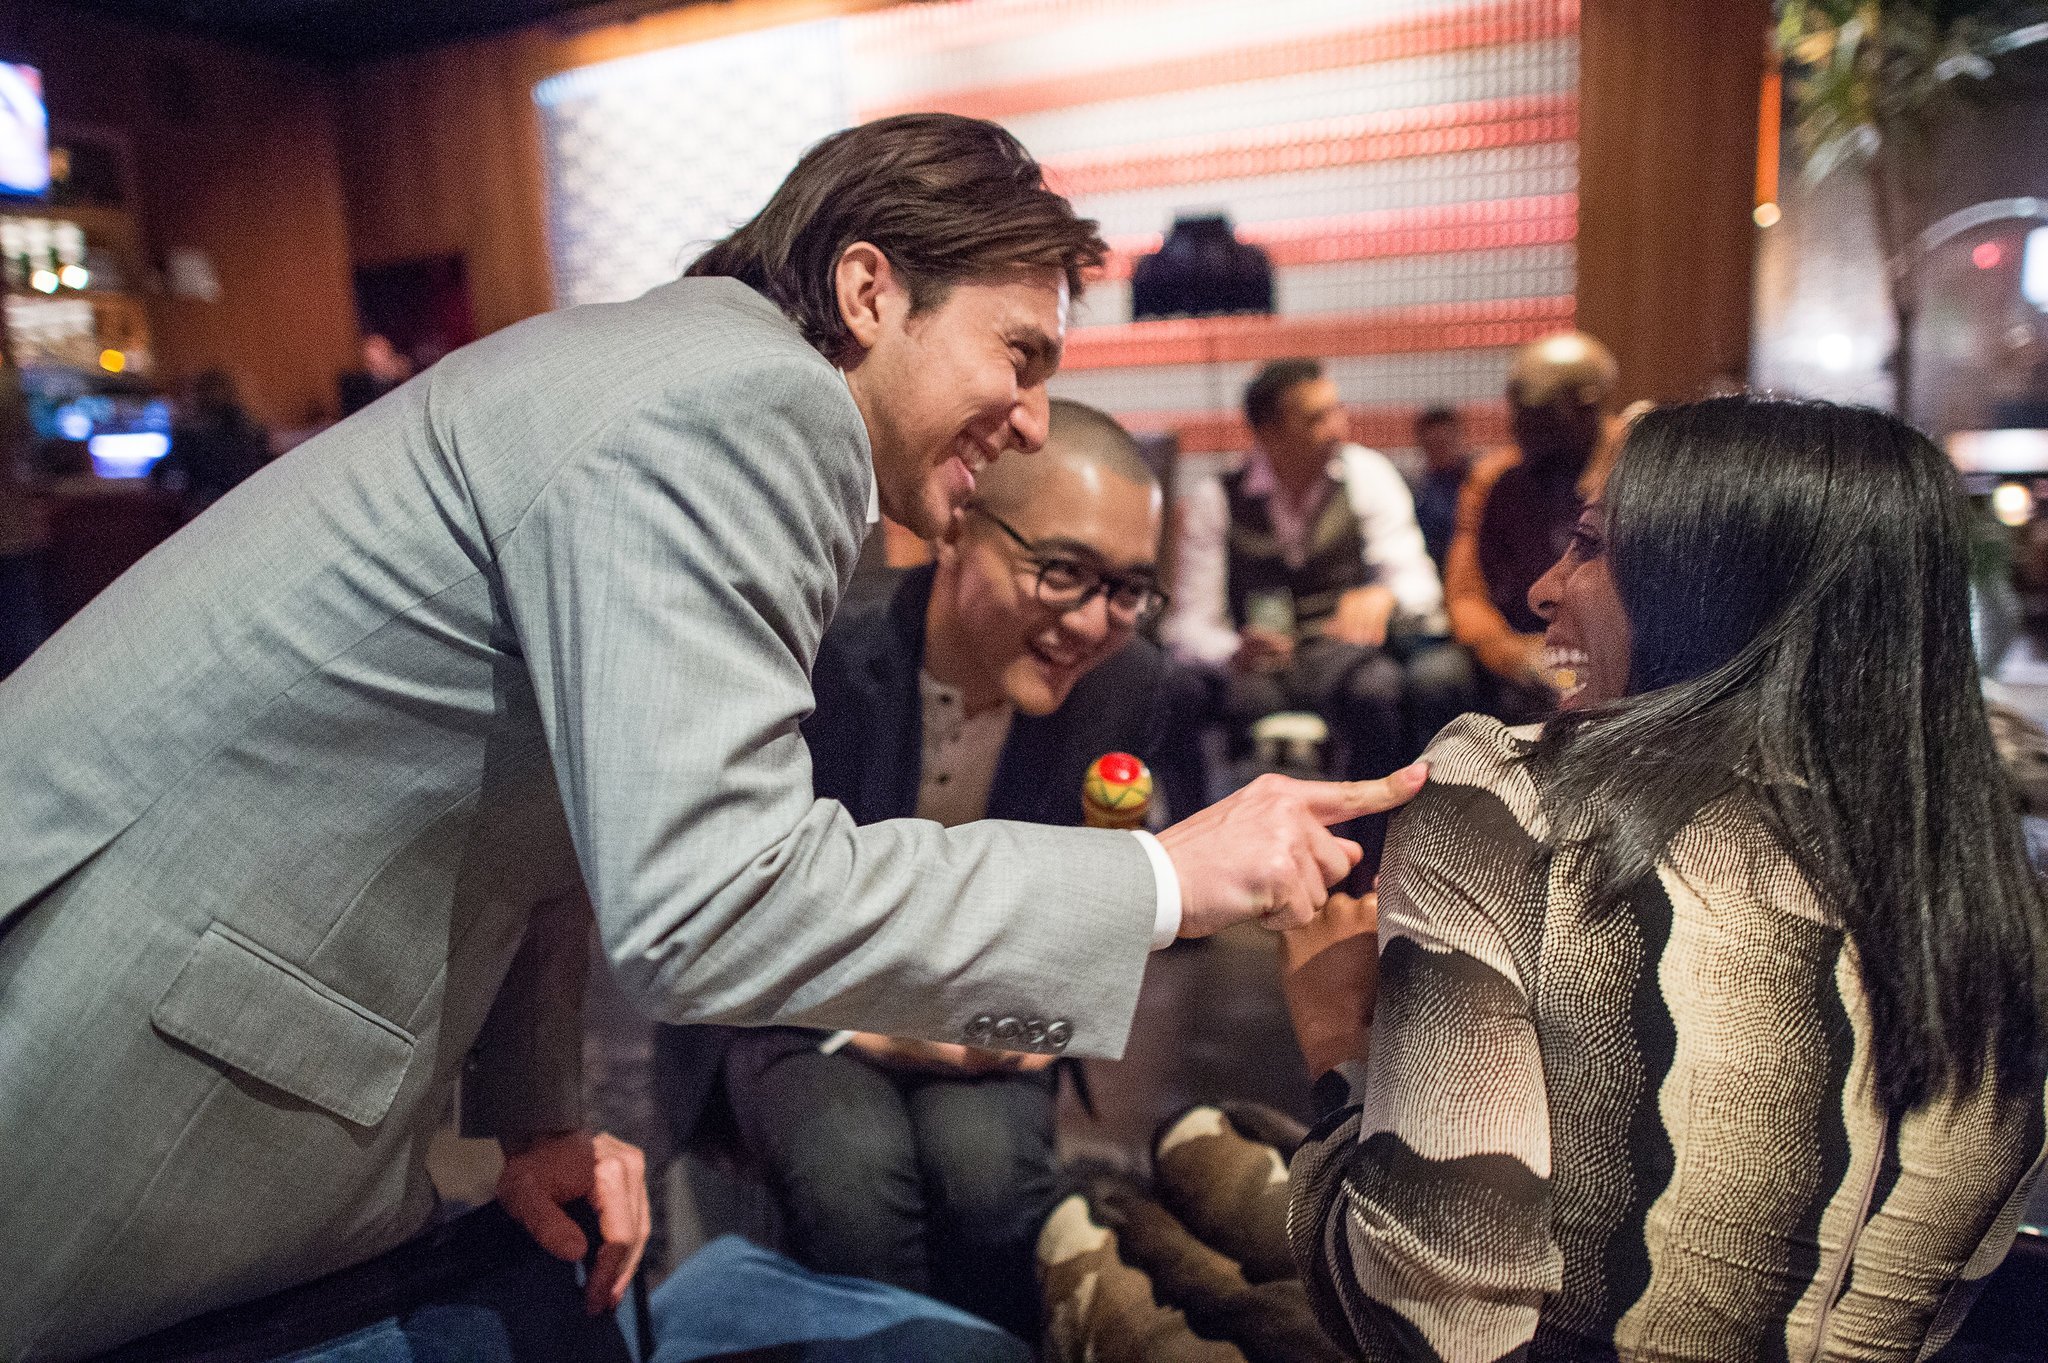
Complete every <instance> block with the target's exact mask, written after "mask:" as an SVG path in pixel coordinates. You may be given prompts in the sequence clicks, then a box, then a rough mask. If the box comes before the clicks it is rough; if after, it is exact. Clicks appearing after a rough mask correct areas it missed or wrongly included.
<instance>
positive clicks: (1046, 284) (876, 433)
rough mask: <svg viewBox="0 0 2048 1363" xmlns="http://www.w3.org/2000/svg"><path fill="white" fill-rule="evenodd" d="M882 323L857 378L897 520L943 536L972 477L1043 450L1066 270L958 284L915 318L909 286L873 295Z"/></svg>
mask: <svg viewBox="0 0 2048 1363" xmlns="http://www.w3.org/2000/svg"><path fill="white" fill-rule="evenodd" d="M873 307H874V315H875V319H876V320H875V324H874V327H873V330H872V339H871V341H870V342H869V344H868V347H867V352H866V354H865V355H864V356H863V357H862V358H861V360H860V362H859V364H857V365H856V366H855V367H854V368H853V370H852V371H851V376H852V383H853V388H854V396H855V399H856V400H857V401H858V402H859V404H860V407H861V414H862V416H864V417H865V418H866V419H867V425H868V435H869V438H870V440H871V441H872V443H873V446H874V461H875V481H876V483H877V485H878V487H879V488H880V492H881V501H882V510H883V511H884V512H886V513H887V514H888V515H889V517H890V519H892V520H894V521H896V522H898V523H899V524H901V525H905V526H907V527H909V528H910V529H911V530H913V531H915V532H916V533H917V534H919V535H921V536H924V537H925V538H927V539H934V538H937V537H938V536H939V535H940V534H941V533H942V532H943V531H944V530H945V528H946V526H947V524H948V523H949V522H950V521H951V520H952V519H953V515H954V513H955V512H957V511H958V510H959V509H960V508H961V507H963V506H965V505H966V504H967V499H968V498H969V497H971V496H972V495H973V493H974V479H975V475H976V474H977V473H978V472H980V470H981V469H983V468H984V467H986V466H987V465H988V464H989V463H991V462H993V461H994V460H996V459H999V458H1002V457H1003V456H1004V455H1006V454H1007V455H1011V456H1012V457H1014V456H1015V455H1016V454H1018V453H1020V452H1021V453H1025V454H1029V453H1031V452H1034V451H1036V450H1037V449H1038V448H1039V447H1040V446H1041V445H1043V444H1044V443H1045V436H1046V423H1047V415H1046V403H1047V399H1046V392H1045V384H1046V380H1047V379H1049V378H1051V377H1052V374H1053V371H1054V370H1055V369H1057V368H1058V367H1059V359H1060V347H1061V344H1062V343H1063V342H1064V340H1065V337H1066V327H1067V284H1066V279H1065V277H1064V276H1062V275H1061V274H1060V273H1059V272H1058V271H1055V270H1046V271H1038V272H1032V273H1025V274H1019V275H1016V276H1014V277H1011V278H1007V279H1003V280H1000V281H994V282H983V283H961V284H955V285H953V286H952V287H951V288H949V289H948V290H947V291H946V294H945V296H944V297H943V298H942V299H941V300H940V301H939V303H938V304H937V305H936V306H934V307H931V308H928V309H926V310H925V311H924V312H921V313H917V314H915V315H913V314H912V313H911V310H910V295H909V293H908V291H907V290H906V289H904V288H903V287H902V285H901V283H900V281H894V280H890V281H885V283H884V284H883V285H882V286H880V287H879V288H878V289H877V290H876V292H875V294H874V302H873Z"/></svg>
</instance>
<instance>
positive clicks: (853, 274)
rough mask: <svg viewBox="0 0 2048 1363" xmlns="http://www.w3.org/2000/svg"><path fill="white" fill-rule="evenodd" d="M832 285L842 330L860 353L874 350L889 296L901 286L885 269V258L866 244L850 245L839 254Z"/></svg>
mask: <svg viewBox="0 0 2048 1363" xmlns="http://www.w3.org/2000/svg"><path fill="white" fill-rule="evenodd" d="M832 286H833V290H834V292H835V293H836V295H837V297H838V301H839V316H840V319H841V320H842V321H844V322H845V323H846V329H847V330H848V331H849V332H851V333H852V334H853V339H854V341H855V342H856V343H858V344H859V346H860V348H861V349H862V350H864V351H866V350H872V349H874V348H875V342H876V341H877V340H879V339H880V338H881V335H882V324H883V317H884V315H885V312H886V310H887V308H888V306H889V303H890V302H891V301H892V299H891V295H893V294H894V293H896V292H898V291H900V287H901V286H900V285H899V284H898V283H897V280H896V275H895V272H894V271H893V270H891V269H890V268H889V257H887V256H885V255H883V254H882V249H881V248H880V247H879V246H876V245H873V244H872V243H870V242H865V241H856V242H854V243H853V244H852V245H851V246H848V247H847V248H846V249H845V250H844V251H841V252H840V253H839V264H838V265H837V267H835V269H834V271H833V276H832Z"/></svg>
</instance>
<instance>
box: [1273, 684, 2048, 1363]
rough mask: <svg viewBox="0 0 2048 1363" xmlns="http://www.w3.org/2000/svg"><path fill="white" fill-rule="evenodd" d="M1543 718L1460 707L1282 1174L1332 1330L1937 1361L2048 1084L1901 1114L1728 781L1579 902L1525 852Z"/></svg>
mask: <svg viewBox="0 0 2048 1363" xmlns="http://www.w3.org/2000/svg"><path fill="white" fill-rule="evenodd" d="M1533 734H1534V731H1533V730H1520V731H1513V732H1511V731H1509V730H1507V729H1504V728H1503V727H1502V726H1501V725H1500V724H1498V723H1497V722H1495V721H1493V720H1488V719H1482V718H1479V717H1477V716H1466V717H1465V718H1463V719H1461V720H1459V721H1457V722H1456V723H1454V724H1452V725H1451V726H1450V727H1449V728H1447V729H1446V730H1445V731H1444V732H1443V733H1442V734H1441V735H1439V736H1438V738H1437V740H1436V742H1435V743H1434V744H1432V745H1431V747H1430V750H1429V752H1428V754H1427V756H1428V758H1429V761H1430V763H1431V770H1430V782H1429V785H1428V787H1427V788H1426V789H1425V790H1424V791H1423V793H1422V794H1421V795H1420V796H1418V797H1417V798H1416V800H1415V801H1414V802H1413V804H1412V805H1411V806H1410V807H1409V809H1408V810H1407V811H1405V812H1404V813H1403V815H1402V816H1401V818H1400V820H1399V822H1398V823H1397V824H1396V825H1395V828H1394V832H1393V836H1392V839H1391V841H1390V842H1389V844H1388V851H1387V858H1386V864H1385V867H1384V869H1383V872H1382V876H1381V881H1380V992H1379V1004H1378V1011H1377V1014H1376V1017H1375V1020H1374V1027H1373V1037H1372V1047H1371V1056H1370V1059H1369V1061H1368V1062H1367V1064H1366V1066H1365V1069H1364V1073H1363V1074H1362V1075H1360V1076H1357V1078H1358V1079H1359V1080H1360V1082H1359V1083H1358V1084H1357V1085H1355V1091H1354V1092H1353V1093H1352V1095H1351V1096H1350V1097H1349V1099H1348V1101H1345V1102H1344V1104H1343V1106H1341V1107H1340V1108H1339V1109H1338V1110H1337V1111H1335V1112H1333V1113H1332V1114H1330V1116H1328V1117H1327V1118H1326V1119H1325V1120H1324V1121H1323V1123H1322V1124H1321V1125H1320V1126H1319V1127H1318V1129H1317V1131H1316V1132H1315V1133H1314V1134H1312V1136H1311V1137H1310V1139H1309V1140H1308V1141H1307V1142H1306V1143H1305V1144H1304V1145H1303V1146H1302V1148H1301V1150H1300V1152H1299V1154H1298V1155H1297V1156H1296V1158H1295V1161H1294V1166H1293V1176H1294V1193H1293V1202H1292V1207H1291V1211H1290V1216H1289V1230H1290V1234H1291V1236H1292V1238H1293V1240H1294V1244H1295V1251H1296V1254H1297V1257H1298V1258H1299V1259H1300V1261H1301V1265H1302V1270H1303V1276H1304V1278H1305V1279H1306V1281H1307V1283H1308V1287H1309V1292H1310V1294H1311V1296H1312V1297H1313V1298H1314V1299H1315V1301H1316V1304H1317V1310H1318V1314H1319V1315H1320V1316H1321V1317H1322V1319H1323V1322H1324V1325H1325V1327H1326V1328H1328V1329H1329V1330H1330V1331H1331V1333H1332V1334H1333V1335H1334V1336H1335V1337H1336V1338H1337V1339H1338V1341H1339V1342H1340V1343H1343V1344H1345V1345H1346V1346H1348V1347H1350V1348H1351V1349H1353V1350H1354V1351H1356V1352H1357V1353H1359V1354H1360V1355H1362V1356H1363V1357H1366V1358H1369V1359H1397V1358H1398V1359H1443V1360H1460V1361H1462V1360H1492V1359H1573V1360H1578V1359H1588V1358H1623V1359H1659V1360H1667V1359H1672V1360H1675V1359H1712V1360H1721V1361H1725V1360H1732V1359H1751V1358H1755V1359H1799V1360H1804V1359H1843V1360H1852V1359H1854V1360H1862V1359H1887V1360H1888V1359H1916V1358H1926V1357H1928V1356H1929V1355H1930V1354H1931V1353H1932V1352H1933V1351H1934V1349H1935V1348H1936V1347H1938V1345H1939V1344H1940V1343H1941V1342H1942V1341H1944V1340H1945V1339H1946V1338H1947V1337H1948V1335H1949V1334H1950V1333H1951V1332H1952V1331H1953V1330H1954V1329H1955V1327H1956V1325H1957V1324H1958V1323H1959V1322H1960V1321H1961V1319H1962V1316H1963V1314H1964V1312H1965V1311H1966V1310H1967V1308H1968V1306H1969V1304H1970V1301H1971V1300H1972V1299H1973V1298H1974V1295H1975V1291H1976V1287H1977V1285H1978V1284H1979V1283H1980V1282H1981V1280H1982V1278H1983V1277H1984V1276H1985V1275H1986V1274H1988V1273H1989V1272H1990V1271H1991V1270H1992V1269H1993V1268H1995V1267H1996V1266H1997V1265H1998V1262H1999V1260H2000V1259H2001V1258H2002V1257H2003V1256H2004V1253H2005V1251H2006V1249H2007V1247H2008V1246H2009V1245H2010V1243H2011V1241H2012V1238H2013V1234H2014V1230H2015V1227H2016V1225H2017V1223H2018V1220H2019V1216H2020V1212H2021V1209H2022V1208H2023V1207H2024V1205H2025V1202H2026V1196H2027V1193H2028V1191H2029V1190H2030V1188H2031V1187H2032V1185H2033V1183H2034V1181H2035V1179H2036V1178H2037V1177H2038V1176H2039V1174H2040V1172H2041V1169H2042V1148H2043V1115H2044V1114H2043V1103H2042V1101H2041V1100H2040V1099H2039V1098H2036V1099H2034V1100H2032V1101H2029V1102H2021V1103H2006V1104H2000V1103H1999V1102H1997V1101H1996V1100H1995V1099H1994V1098H1993V1097H1992V1096H1991V1094H1990V1093H1989V1091H1988V1090H1986V1091H1985V1092H1982V1093H1971V1094H1967V1095H1964V1096H1963V1097H1961V1098H1958V1099H1954V1100H1949V1101H1942V1102H1936V1103H1934V1104H1930V1105H1928V1106H1927V1107H1925V1108H1923V1109H1921V1110H1919V1111H1916V1112H1914V1113H1913V1114H1911V1115H1909V1116H1907V1117H1906V1118H1904V1119H1903V1120H1902V1121H1900V1122H1898V1123H1896V1124H1888V1123H1887V1122H1886V1120H1885V1119H1884V1116H1883V1113H1882V1110H1881V1109H1880V1108H1879V1107H1878V1105H1877V1103H1876V1101H1875V1099H1874V1096H1873V1094H1874V1090H1873V1084H1872V1078H1873V1075H1872V1069H1871V1065H1872V1060H1871V1046H1870V1023H1869V1015H1868V1011H1867V1008H1866V1006H1865V1003H1864V997H1863V993H1862V990H1861V987H1860V984H1859V975H1858V971H1857V965H1856V954H1855V947H1854V944H1853V943H1851V942H1849V941H1848V939H1847V937H1846V935H1845V934H1844V932H1843V931H1842V929H1841V927H1840V926H1839V921H1838V919H1837V917H1836V916H1835V915H1834V914H1833V913H1832V912H1831V911H1830V909H1829V907H1828V905H1827V904H1826V903H1825V902H1824V901H1823V900H1822V899H1821V898H1820V896H1819V895H1818V894H1817V893H1816V891H1815V888H1814V887H1813V885H1812V884H1811V883H1810V882H1809V881H1808V879H1807V878H1806V877H1805V876H1803V875H1802V874H1801V873H1800V872H1799V870H1798V869H1797V868H1796V867H1795V866H1794V865H1793V863H1792V862H1791V861H1790V860H1789V858H1788V857H1787V856H1786V854H1785V852H1784V851H1783V849H1782V848H1781V847H1780V845H1779V844H1777V843H1776V842H1775V841H1774V840H1773V839H1772V838H1771V837H1770V836H1769V835H1768V834H1767V833H1766V832H1765V830H1764V829H1763V827H1762V825H1761V824H1760V823H1759V822H1758V821H1757V820H1756V819H1754V818H1753V817H1749V818H1746V817H1744V816H1743V815H1742V813H1741V811H1740V809H1739V808H1738V807H1736V806H1735V805H1734V803H1733V802H1732V801H1724V802H1721V803H1717V804H1716V805H1712V806H1709V807H1708V809H1706V810H1705V811H1703V812H1702V814H1701V815H1700V816H1699V817H1698V818H1697V819H1696V820H1694V822H1693V823H1692V824H1691V825H1689V826H1688V827H1687V828H1686V829H1685V830H1684V831H1683V832H1682V833H1681V834H1680V835H1679V837H1678V838H1677V839H1676V840H1675V841H1674V843H1673V845H1672V847H1671V849H1670V852H1669V853H1668V855H1667V857H1666V859H1665V861H1664V862H1663V863H1662V865H1661V866H1660V870H1659V877H1658V881H1659V883H1658V886H1657V888H1656V889H1655V890H1653V891H1651V892H1649V893H1647V894H1644V895H1640V896H1638V897H1637V899H1636V900H1635V902H1634V903H1633V905H1632V906H1631V907H1629V908H1625V909H1622V910H1620V911H1616V912H1614V913H1610V914H1607V915H1605V916H1604V917H1596V916H1595V915H1593V914H1591V913H1590V912H1589V911H1588V905H1587V893H1586V891H1587V887H1586V885H1585V884H1584V883H1583V877H1580V878H1579V879H1578V880H1575V878H1574V875H1573V867H1572V866H1570V865H1568V864H1567V863H1568V861H1569V859H1568V858H1565V857H1558V858H1555V859H1554V860H1553V861H1552V862H1551V863H1550V866H1549V868H1548V870H1547V871H1545V870H1541V869H1538V864H1537V862H1536V861H1535V859H1534V858H1533V856H1532V854H1533V853H1534V852H1535V851H1536V849H1537V846H1538V841H1539V839H1542V838H1543V837H1544V836H1545V830H1544V828H1543V826H1542V824H1541V821H1540V820H1539V818H1538V814H1537V789H1536V786H1535V784H1534V783H1533V781H1532V779H1531V776H1530V773H1529V772H1528V770H1527V768H1526V767H1525V766H1523V765H1521V764H1519V763H1518V762H1517V761H1516V758H1517V756H1518V755H1519V752H1520V750H1521V745H1522V743H1524V742H1526V740H1527V739H1529V738H1530V737H1532V736H1533ZM1326 1082H1328V1081H1327V1078H1326ZM2039 1091H2040V1090H2039V1089H2038V1087H2037V1088H2036V1089H2035V1092H2036V1093H2038V1092H2039ZM1340 1097H1341V1093H1340Z"/></svg>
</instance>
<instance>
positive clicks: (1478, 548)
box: [1444, 331, 1617, 721]
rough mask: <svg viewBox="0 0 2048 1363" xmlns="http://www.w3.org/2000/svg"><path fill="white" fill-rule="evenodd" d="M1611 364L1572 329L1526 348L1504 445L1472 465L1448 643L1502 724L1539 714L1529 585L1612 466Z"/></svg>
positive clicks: (1511, 376) (1450, 564)
mask: <svg viewBox="0 0 2048 1363" xmlns="http://www.w3.org/2000/svg"><path fill="white" fill-rule="evenodd" d="M1616 379H1617V370H1616V366H1615V363H1614V356H1613V355H1612V354H1611V353H1609V351H1608V349H1607V347H1606V346H1604V345H1602V344H1600V342H1599V341H1597V340H1595V339H1593V338H1592V337H1591V336H1588V335H1586V334H1585V333H1584V332H1579V331H1564V332H1559V333H1557V334H1556V335H1554V336H1546V337H1544V338H1543V339H1541V340H1538V341H1531V342H1530V343H1529V344H1528V345H1526V346H1523V347H1522V349H1521V350H1520V351H1519V352H1518V353H1517V354H1516V356H1515V362H1514V366H1513V368H1511V369H1510V370H1509V371H1508V408H1509V412H1510V423H1511V429H1512V431H1513V433H1514V440H1515V443H1514V445H1513V446H1511V447H1509V448H1507V449H1501V450H1495V451H1493V452H1491V453H1489V454H1488V455H1486V456H1485V457H1484V458H1482V459H1481V460H1480V461H1479V462H1478V463H1477V464H1475V465H1474V466H1473V468H1472V472H1471V475H1470V476H1469V477H1467V479H1466V480H1465V489H1464V492H1463V494H1462V495H1461V496H1460V498H1459V500H1458V528H1457V531H1456V533H1455V534H1454V535H1453V536H1452V538H1451V547H1450V552H1449V554H1448V555H1447V556H1446V560H1445V563H1444V602H1445V606H1446V608H1447V610H1448V611H1449V614H1450V618H1451V635H1452V637H1453V638H1455V639H1456V640H1457V641H1458V642H1459V643H1461V644H1463V645H1464V646H1465V647H1466V648H1468V649H1470V650H1471V651H1472V653H1473V655H1474V656H1475V657H1477V658H1478V659H1479V662H1480V665H1481V666H1482V667H1483V668H1484V669H1485V670H1486V673H1487V675H1488V678H1489V679H1490V680H1491V682H1492V683H1493V685H1494V688H1495V694H1494V696H1493V698H1492V699H1493V707H1492V708H1493V709H1495V710H1496V712H1498V713H1499V714H1501V715H1502V716H1503V717H1505V718H1507V719H1509V720H1511V721H1523V720H1529V719H1535V718H1538V717H1540V716H1542V715H1545V714H1547V713H1549V711H1550V710H1551V708H1552V707H1553V706H1554V705H1555V704H1556V701H1557V686H1556V683H1555V681H1554V678H1555V676H1556V674H1557V672H1558V671H1559V666H1558V660H1555V659H1552V660H1546V659H1545V658H1544V654H1543V622H1542V621H1540V620H1538V619H1537V618H1536V616H1535V614H1534V613H1533V612H1532V611H1530V609H1529V588H1530V587H1531V586H1533V585H1534V584H1535V581H1536V579H1537V578H1539V577H1541V576H1542V575H1543V573H1544V571H1545V570H1546V569H1548V568H1549V567H1550V565H1551V564H1553V563H1555V562H1557V560H1558V558H1559V557H1560V556H1562V554H1563V553H1564V548H1565V543H1566V541H1567V540H1569V539H1570V537H1571V529H1572V523H1573V522H1574V521H1576V520H1577V519H1578V515H1579V509H1580V507H1581V506H1582V505H1583V504H1584V502H1585V501H1586V500H1587V499H1588V498H1590V497H1592V496H1595V495H1597V494H1598V489H1599V485H1600V483H1601V481H1603V479H1604V478H1605V475H1606V471H1607V466H1608V464H1609V463H1610V462H1611V459H1612V451H1613V443H1614V442H1613V440H1612V439H1611V433H1610V430H1609V426H1608V421H1607V417H1606V408H1607V404H1608V402H1609V401H1610V400H1611V399H1612V398H1613V396H1614V390H1615V384H1616Z"/></svg>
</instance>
